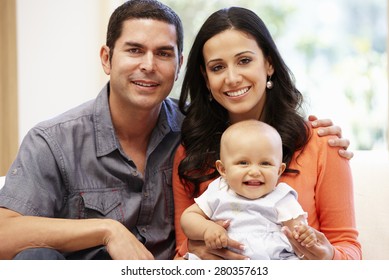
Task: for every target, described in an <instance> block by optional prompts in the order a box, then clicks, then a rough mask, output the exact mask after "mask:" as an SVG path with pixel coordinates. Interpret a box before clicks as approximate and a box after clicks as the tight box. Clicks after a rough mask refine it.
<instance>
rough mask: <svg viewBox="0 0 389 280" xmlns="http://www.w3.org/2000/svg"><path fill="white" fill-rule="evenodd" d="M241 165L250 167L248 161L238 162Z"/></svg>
mask: <svg viewBox="0 0 389 280" xmlns="http://www.w3.org/2000/svg"><path fill="white" fill-rule="evenodd" d="M238 164H239V165H249V162H248V161H245V160H241V161H239V162H238Z"/></svg>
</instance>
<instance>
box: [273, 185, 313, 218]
mask: <svg viewBox="0 0 389 280" xmlns="http://www.w3.org/2000/svg"><path fill="white" fill-rule="evenodd" d="M276 210H277V213H278V219H277V222H278V223H282V222H285V221H289V220H292V219H295V218H297V217H298V216H301V215H302V216H304V218H305V219H307V217H308V214H307V212H305V211H304V210H303V208H302V207H301V205H300V203H298V201H297V196H296V195H295V194H294V193H293V192H288V193H287V194H286V195H285V196H284V197H283V198H282V199H281V200H280V201H278V202H277V203H276Z"/></svg>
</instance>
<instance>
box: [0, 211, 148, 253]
mask: <svg viewBox="0 0 389 280" xmlns="http://www.w3.org/2000/svg"><path fill="white" fill-rule="evenodd" d="M0 240H7V242H1V243H0V259H12V258H13V257H14V256H15V255H16V254H17V253H19V252H21V251H23V250H25V249H28V248H42V247H43V248H53V249H56V250H58V251H60V252H73V251H79V250H82V249H86V248H91V247H95V246H98V245H105V246H106V247H107V250H108V253H109V254H110V255H111V257H112V259H153V256H152V254H151V253H150V252H149V251H148V250H147V249H146V248H145V247H144V245H143V244H142V243H140V242H139V241H138V240H137V239H136V237H135V236H134V235H133V234H132V233H131V232H130V231H128V230H127V229H126V228H125V227H124V226H123V225H122V224H121V223H119V222H117V221H114V220H110V219H80V220H76V219H57V218H45V217H35V216H22V215H20V214H19V213H17V212H15V211H12V210H8V209H5V208H0Z"/></svg>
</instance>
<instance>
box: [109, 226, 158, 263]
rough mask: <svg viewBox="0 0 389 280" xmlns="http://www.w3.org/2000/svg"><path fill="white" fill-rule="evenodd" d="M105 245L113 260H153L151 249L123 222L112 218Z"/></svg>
mask: <svg viewBox="0 0 389 280" xmlns="http://www.w3.org/2000/svg"><path fill="white" fill-rule="evenodd" d="M109 227H110V230H109V234H108V235H107V236H106V237H105V238H104V245H105V246H106V248H107V251H108V253H109V254H110V256H111V258H112V259H113V260H153V259H154V256H153V255H152V254H151V253H150V251H149V250H147V249H146V247H145V246H144V245H143V244H142V243H141V242H140V241H139V240H138V239H137V238H136V237H135V236H134V235H133V234H132V233H131V232H130V231H129V230H128V229H127V228H126V227H125V226H124V225H122V224H121V223H119V222H118V221H114V220H111V223H110V224H109Z"/></svg>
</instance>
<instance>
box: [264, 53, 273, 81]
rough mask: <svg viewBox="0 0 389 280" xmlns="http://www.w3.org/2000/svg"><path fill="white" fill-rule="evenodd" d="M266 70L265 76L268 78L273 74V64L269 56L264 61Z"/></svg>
mask: <svg viewBox="0 0 389 280" xmlns="http://www.w3.org/2000/svg"><path fill="white" fill-rule="evenodd" d="M266 69H267V71H266V74H267V75H268V76H271V75H273V74H274V67H273V62H272V61H271V58H270V56H269V57H267V59H266Z"/></svg>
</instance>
